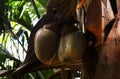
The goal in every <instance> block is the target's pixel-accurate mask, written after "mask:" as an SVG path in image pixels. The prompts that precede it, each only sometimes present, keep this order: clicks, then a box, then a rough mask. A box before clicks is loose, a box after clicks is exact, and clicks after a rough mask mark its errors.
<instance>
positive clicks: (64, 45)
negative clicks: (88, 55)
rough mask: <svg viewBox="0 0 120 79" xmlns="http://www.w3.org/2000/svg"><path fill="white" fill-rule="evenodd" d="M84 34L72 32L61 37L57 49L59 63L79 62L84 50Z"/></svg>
mask: <svg viewBox="0 0 120 79" xmlns="http://www.w3.org/2000/svg"><path fill="white" fill-rule="evenodd" d="M86 46H87V45H86V39H85V34H83V33H82V32H80V31H73V32H70V33H67V34H65V35H63V36H62V37H61V39H60V44H59V48H58V58H59V60H60V61H61V62H68V63H69V62H77V61H81V59H82V57H83V53H84V51H85V49H86Z"/></svg>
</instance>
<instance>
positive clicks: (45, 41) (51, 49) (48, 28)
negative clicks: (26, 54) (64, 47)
mask: <svg viewBox="0 0 120 79" xmlns="http://www.w3.org/2000/svg"><path fill="white" fill-rule="evenodd" d="M56 29H58V28H57V27H56V24H55V23H53V24H52V23H51V24H46V25H44V28H41V29H39V30H38V31H37V32H36V34H35V39H34V46H35V54H36V57H37V58H38V59H39V60H40V61H41V62H42V63H44V64H47V65H49V64H52V63H53V62H54V61H55V60H56V59H55V58H56V56H57V54H56V53H57V46H58V45H57V44H58V35H57V33H55V30H56ZM56 31H57V30H56Z"/></svg>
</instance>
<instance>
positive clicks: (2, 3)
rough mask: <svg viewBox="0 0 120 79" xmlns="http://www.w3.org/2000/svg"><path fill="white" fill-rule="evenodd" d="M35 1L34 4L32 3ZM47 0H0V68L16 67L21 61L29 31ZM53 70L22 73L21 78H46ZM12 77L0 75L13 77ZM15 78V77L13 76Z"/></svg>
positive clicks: (7, 78) (42, 10)
mask: <svg viewBox="0 0 120 79" xmlns="http://www.w3.org/2000/svg"><path fill="white" fill-rule="evenodd" d="M33 1H35V4H33ZM46 3H47V0H0V70H1V71H2V70H10V69H16V68H17V67H18V66H19V64H20V63H21V62H22V61H23V59H24V58H25V55H26V49H27V46H28V43H27V42H28V38H29V35H30V31H31V30H32V28H33V27H34V25H35V24H36V23H37V21H38V19H39V17H38V15H39V16H42V15H43V14H44V12H45V7H46ZM53 73H54V70H53V69H51V70H43V71H38V72H34V73H26V74H23V75H22V76H20V77H21V79H47V78H48V77H49V76H50V75H52V74H53ZM13 78H14V77H6V76H5V77H0V79H13ZM14 79H15V78H14Z"/></svg>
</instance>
